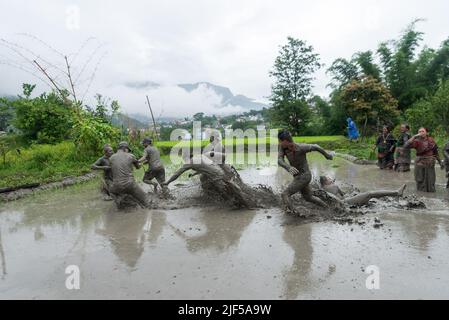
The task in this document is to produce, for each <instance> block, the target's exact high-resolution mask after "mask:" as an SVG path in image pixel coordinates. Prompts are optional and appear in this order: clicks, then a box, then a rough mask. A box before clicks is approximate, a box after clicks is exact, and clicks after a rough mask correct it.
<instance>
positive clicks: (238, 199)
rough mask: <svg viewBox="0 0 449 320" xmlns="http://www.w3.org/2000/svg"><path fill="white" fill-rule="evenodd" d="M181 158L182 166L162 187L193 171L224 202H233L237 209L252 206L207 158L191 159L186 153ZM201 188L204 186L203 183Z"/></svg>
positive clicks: (223, 173) (236, 186)
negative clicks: (182, 159)
mask: <svg viewBox="0 0 449 320" xmlns="http://www.w3.org/2000/svg"><path fill="white" fill-rule="evenodd" d="M183 158H184V165H183V166H182V167H181V168H180V169H178V170H177V171H176V172H175V173H174V174H173V175H172V176H171V178H170V179H168V180H167V181H166V182H165V183H164V185H166V186H168V185H169V184H170V183H172V182H173V181H175V180H177V179H178V178H179V177H180V176H181V175H182V174H183V173H184V172H186V171H189V170H193V171H195V173H198V174H200V175H201V177H202V179H205V180H207V185H208V186H209V187H210V189H213V192H216V194H217V195H219V196H221V197H223V198H224V199H225V200H228V201H231V202H233V204H234V205H236V206H237V207H244V208H250V207H252V206H253V203H252V201H251V199H250V198H248V197H245V195H244V193H243V191H242V189H241V188H240V187H239V186H238V185H237V184H236V183H235V182H234V181H232V180H231V179H228V178H227V175H226V173H225V172H224V170H223V169H222V168H221V167H220V166H218V165H216V164H214V163H213V161H212V160H210V159H209V158H208V157H206V156H205V155H203V154H201V155H199V156H196V157H193V155H190V154H188V153H186V154H184V155H183ZM202 186H204V184H203V183H202ZM210 191H211V190H209V192H210Z"/></svg>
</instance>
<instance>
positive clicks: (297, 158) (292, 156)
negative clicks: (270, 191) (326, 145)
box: [278, 130, 333, 213]
mask: <svg viewBox="0 0 449 320" xmlns="http://www.w3.org/2000/svg"><path fill="white" fill-rule="evenodd" d="M278 139H279V154H278V164H279V166H280V167H282V168H284V169H285V170H287V171H288V172H289V173H290V174H291V175H293V177H294V179H293V181H292V182H291V183H290V185H289V186H288V187H287V189H286V190H285V191H284V192H283V193H282V201H283V203H284V206H285V208H286V210H287V211H291V212H294V213H296V210H295V209H294V208H293V205H292V203H291V199H290V197H291V196H292V195H294V194H295V193H298V192H301V194H302V196H303V198H304V199H305V200H306V201H308V202H311V203H314V204H316V205H319V206H320V207H323V208H327V207H328V206H327V205H326V203H325V202H324V201H322V200H321V199H319V198H317V197H314V196H313V195H312V190H311V188H310V182H311V181H312V173H311V172H310V169H309V164H308V163H307V153H309V152H313V151H316V152H319V153H321V154H322V155H323V156H324V157H325V158H326V159H328V160H332V159H333V156H332V155H331V154H329V153H327V152H326V151H325V150H324V149H323V148H321V147H320V146H318V145H315V144H303V143H295V142H293V138H292V136H291V134H290V132H289V131H287V130H283V131H281V132H279V134H278ZM285 157H287V159H288V162H289V163H287V162H285V160H284V158H285Z"/></svg>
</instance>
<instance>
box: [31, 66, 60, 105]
mask: <svg viewBox="0 0 449 320" xmlns="http://www.w3.org/2000/svg"><path fill="white" fill-rule="evenodd" d="M33 62H34V63H35V64H36V65H37V67H38V68H39V70H40V71H42V72H43V74H44V75H45V76H46V77H47V78H48V80H50V82H51V83H52V84H53V85H54V86H55V88H56V90H58V92H59V94H60V95H61V97H64V95H63V94H62V91H61V89H59V87H58V86H57V85H56V83H55V82H54V81H53V79H52V78H51V77H50V76H49V75H48V73H47V72H46V71H45V70H44V68H42V67H41V65H40V64H39V63H38V62H37V61H36V60H33Z"/></svg>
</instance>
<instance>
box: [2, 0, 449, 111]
mask: <svg viewBox="0 0 449 320" xmlns="http://www.w3.org/2000/svg"><path fill="white" fill-rule="evenodd" d="M448 12H449V2H448V1H446V0H427V1H417V0H398V1H393V0H390V1H383V0H381V1H376V0H368V1H360V0H346V1H343V0H342V1H335V0H329V1H327V0H318V1H298V0H292V1H279V0H278V1H263V0H254V1H243V0H239V1H231V0H226V1H224V0H223V1H218V0H213V1H211V0H204V1H203V0H195V1H193V0H192V1H188V0H178V1H169V0H167V1H160V0H159V1H148V0H146V1H143V0H142V1H133V0H129V1H123V0H121V1H111V0H109V1H45V0H36V1H24V0H23V1H8V3H6V1H2V2H1V4H0V38H3V39H6V40H7V41H10V42H11V43H15V44H19V45H21V46H23V47H25V48H27V49H30V50H32V51H33V52H36V53H37V54H39V55H41V57H43V58H44V59H47V60H51V61H52V62H53V61H54V63H55V64H56V63H57V65H58V66H61V67H62V66H63V62H64V61H63V59H61V57H59V56H58V55H57V54H56V53H54V51H52V50H50V49H47V48H46V47H45V46H44V45H42V44H41V43H40V42H39V41H38V40H36V39H33V38H31V37H29V36H24V35H20V34H21V33H26V34H30V35H33V36H36V37H37V38H38V39H40V40H43V41H45V42H46V43H48V44H50V45H51V46H52V47H53V48H55V49H56V50H57V51H59V52H61V53H63V54H67V55H69V59H73V58H74V57H75V55H74V53H76V52H77V51H78V50H79V48H80V47H81V46H82V45H83V43H85V41H86V39H88V38H89V37H95V38H96V40H92V41H89V42H88V43H87V45H86V47H85V48H84V49H83V51H82V52H81V54H80V55H79V56H77V58H76V60H75V61H74V62H73V69H74V72H75V73H76V72H79V71H81V69H82V66H83V65H84V63H85V62H86V61H89V58H90V57H91V56H92V52H94V51H95V49H96V48H97V47H98V46H99V45H100V44H103V46H102V47H101V48H100V50H99V51H97V53H96V55H95V56H94V58H93V59H92V61H91V62H90V63H89V64H88V67H87V68H86V70H87V71H86V73H85V75H83V76H84V78H83V77H80V79H78V81H79V82H80V85H79V87H80V88H79V92H80V93H79V95H82V93H83V92H84V91H85V90H86V89H87V87H88V83H89V78H90V75H91V74H92V73H93V70H94V69H95V67H96V66H97V62H96V61H100V60H101V62H100V63H99V64H98V68H97V72H96V74H95V78H94V81H93V82H92V84H91V86H90V89H89V91H88V93H87V96H86V99H90V98H91V97H92V96H93V95H94V94H95V93H96V92H101V93H104V94H106V95H107V96H109V97H111V98H113V99H118V100H119V101H120V103H121V105H122V107H123V109H124V110H125V111H127V112H142V113H146V112H147V111H146V110H147V109H146V108H147V107H146V106H145V104H144V102H145V94H149V95H150V97H151V99H152V101H153V105H154V107H155V109H156V113H157V114H160V113H161V112H163V115H164V116H181V115H189V114H193V113H194V112H197V111H206V112H209V113H220V112H231V111H238V108H231V107H229V108H227V109H226V110H225V111H223V110H218V109H214V106H215V105H217V104H218V101H219V97H216V96H214V95H213V94H212V93H211V92H206V91H205V90H202V91H201V90H199V91H198V92H193V93H191V94H188V93H187V92H185V91H183V90H182V89H180V88H177V87H175V85H176V84H178V83H194V82H200V81H208V82H211V83H214V84H217V85H222V86H226V87H229V88H230V89H231V90H232V91H233V93H234V94H244V95H246V96H248V97H251V98H254V99H257V100H260V101H263V100H265V99H266V97H267V96H268V95H269V94H270V84H271V79H270V78H269V77H268V71H269V70H270V68H271V67H272V65H273V61H274V59H275V57H276V54H277V52H278V49H279V46H280V45H282V44H284V43H285V42H286V38H287V36H293V37H297V38H300V39H303V40H306V41H307V42H308V43H309V44H310V45H312V46H314V48H315V50H316V52H318V53H319V54H320V55H321V59H322V62H323V63H325V65H326V66H327V67H328V66H329V65H330V64H331V63H332V61H333V60H334V59H336V58H338V57H345V58H349V57H350V56H351V55H352V54H353V53H354V52H356V51H362V50H369V49H371V50H375V49H376V47H377V45H378V43H379V42H381V41H384V40H388V39H392V38H397V36H398V35H399V34H400V32H401V31H402V30H403V29H404V28H405V27H406V26H407V24H409V23H410V22H411V21H412V20H413V19H415V18H425V19H427V21H426V22H423V23H420V24H419V29H420V30H422V31H424V32H425V33H426V35H425V43H426V44H427V45H429V46H431V47H438V46H439V45H440V43H441V42H442V41H443V40H444V39H446V38H447V37H448V36H449V19H448ZM104 52H106V56H104V58H103V59H100V57H101V56H102V54H103V53H104ZM14 54H15V53H14V52H13V51H11V50H10V49H8V48H5V47H4V46H0V61H2V60H3V61H4V60H8V61H10V60H11V59H12V58H14V59H15V60H16V61H17V62H18V63H19V64H21V65H24V66H27V67H28V65H27V64H26V63H25V62H24V61H23V58H21V57H17V55H16V56H14ZM89 68H90V69H89ZM325 68H326V67H325ZM325 68H323V69H322V70H321V71H320V72H318V73H317V75H316V77H317V80H316V81H315V93H317V94H321V95H327V94H328V90H327V89H326V84H327V83H328V81H329V78H328V77H327V76H326V75H325V72H324V71H325ZM48 71H49V73H51V72H54V73H56V71H55V70H52V69H51V68H50V69H48ZM26 81H28V82H30V81H31V82H35V83H39V87H38V88H39V89H38V91H39V90H40V91H41V90H44V89H46V87H45V85H41V84H40V82H39V80H36V79H34V80H33V78H32V76H31V75H29V74H28V73H26V72H25V71H21V70H19V69H17V68H13V67H11V66H9V65H4V64H0V93H3V94H5V93H6V94H17V93H19V91H20V88H21V83H22V82H26ZM139 81H153V82H157V83H160V84H163V86H162V87H161V88H159V89H157V90H149V89H146V90H136V89H130V88H127V87H125V86H124V84H125V83H127V82H139ZM162 110H163V111H162ZM215 111H217V112H215Z"/></svg>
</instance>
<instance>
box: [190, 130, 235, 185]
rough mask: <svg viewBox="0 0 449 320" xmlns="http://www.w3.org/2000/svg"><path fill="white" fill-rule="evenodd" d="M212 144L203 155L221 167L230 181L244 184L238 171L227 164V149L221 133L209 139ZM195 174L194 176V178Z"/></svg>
mask: <svg viewBox="0 0 449 320" xmlns="http://www.w3.org/2000/svg"><path fill="white" fill-rule="evenodd" d="M209 141H210V144H209V145H208V146H207V147H206V148H204V151H203V154H204V155H205V156H206V157H208V158H209V159H210V160H212V161H213V163H214V164H216V165H219V166H220V167H221V169H223V171H224V172H225V174H226V177H227V178H229V179H235V180H236V181H237V182H238V183H242V180H241V178H240V175H239V174H238V172H237V170H236V169H235V168H234V167H233V166H232V165H230V164H227V163H226V148H225V147H224V146H223V144H222V143H221V137H220V133H215V134H213V135H211V136H210V138H209ZM194 175H195V174H193V175H192V176H194Z"/></svg>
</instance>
